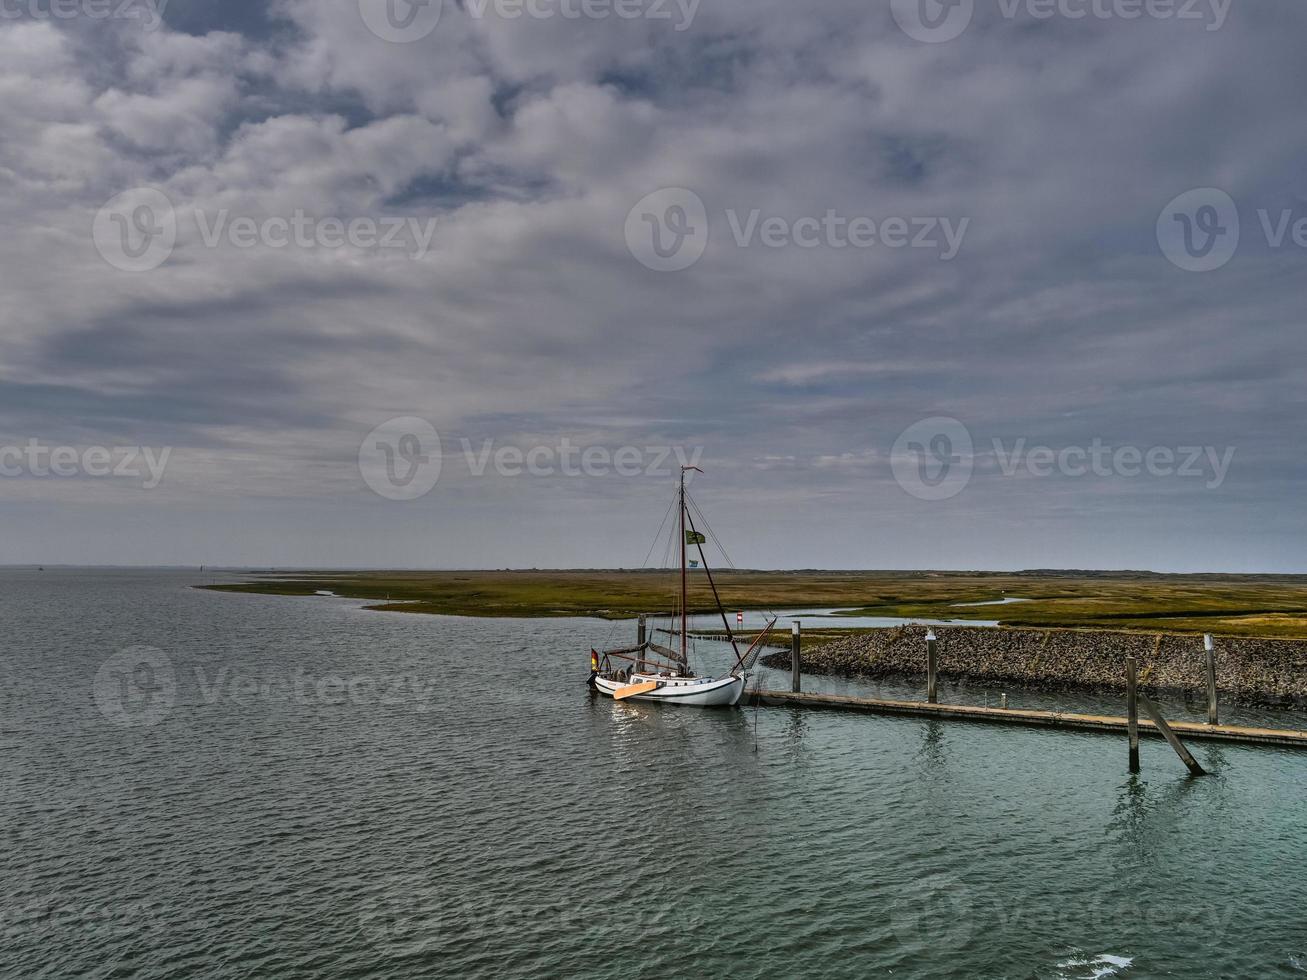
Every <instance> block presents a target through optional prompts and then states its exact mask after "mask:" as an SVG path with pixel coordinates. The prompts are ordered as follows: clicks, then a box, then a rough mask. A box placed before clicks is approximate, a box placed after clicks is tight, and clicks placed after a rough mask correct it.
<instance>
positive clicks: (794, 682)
mask: <svg viewBox="0 0 1307 980" xmlns="http://www.w3.org/2000/svg"><path fill="white" fill-rule="evenodd" d="M802 641H803V635H802V625H801V624H800V623H799V621H798V620H797V619H796V620H795V621H794V622H793V623H792V624H790V691H791V693H793V694H798V693H800V692H799V686H800V685H799V668H800V666H801V664H800V654H799V647H800V646H801V645H802Z"/></svg>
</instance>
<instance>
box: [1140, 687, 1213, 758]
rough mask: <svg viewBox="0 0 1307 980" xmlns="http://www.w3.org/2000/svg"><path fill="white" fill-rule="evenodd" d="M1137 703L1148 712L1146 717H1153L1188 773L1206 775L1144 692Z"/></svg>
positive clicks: (1158, 728) (1154, 722)
mask: <svg viewBox="0 0 1307 980" xmlns="http://www.w3.org/2000/svg"><path fill="white" fill-rule="evenodd" d="M1139 704H1140V705H1141V706H1142V707H1143V709H1144V711H1146V712H1147V713H1148V717H1149V718H1151V719H1153V724H1154V725H1155V726H1157V730H1158V731H1159V732H1161V733H1162V737H1163V738H1165V739H1166V740H1167V742H1169V743H1170V744H1171V748H1173V749H1175V754H1176V755H1178V756H1179V757H1180V761H1181V762H1183V763H1184V764H1185V765H1186V766H1187V767H1188V768H1189V772H1190V774H1191V775H1194V776H1206V775H1207V770H1206V769H1204V768H1203V767H1202V766H1200V765H1199V764H1198V760H1197V759H1195V758H1194V757H1193V756H1192V755H1190V754H1189V750H1188V749H1186V748H1185V747H1184V743H1183V742H1181V741H1180V739H1179V737H1178V736H1177V735H1176V734H1175V732H1173V731H1171V726H1170V725H1168V724H1167V723H1166V719H1165V718H1163V717H1162V712H1161V710H1160V709H1159V708H1158V707H1157V705H1155V704H1153V702H1152V701H1151V700H1149V698H1148V696H1147V695H1146V694H1140V695H1139Z"/></svg>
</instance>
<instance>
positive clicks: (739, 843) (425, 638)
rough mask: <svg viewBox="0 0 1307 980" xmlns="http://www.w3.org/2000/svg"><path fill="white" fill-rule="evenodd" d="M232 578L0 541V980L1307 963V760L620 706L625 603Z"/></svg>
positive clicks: (785, 714)
mask: <svg viewBox="0 0 1307 980" xmlns="http://www.w3.org/2000/svg"><path fill="white" fill-rule="evenodd" d="M212 578H213V576H209V575H205V576H203V577H201V576H198V575H197V574H195V573H180V572H174V571H142V572H135V571H132V572H128V571H91V570H78V571H68V570H54V569H52V570H50V571H47V572H44V573H38V572H36V571H0V623H2V624H3V627H2V631H0V636H2V637H3V640H2V642H0V766H2V768H0V787H2V795H0V807H2V808H3V810H2V817H0V819H2V821H3V826H4V829H5V840H4V843H3V848H0V896H2V899H3V917H2V918H0V974H3V975H4V976H6V977H22V978H30V977H60V978H62V977H72V976H93V977H150V978H163V977H174V976H179V975H205V976H214V977H250V976H268V977H300V976H302V977H308V976H314V977H351V978H355V977H409V976H436V975H448V976H454V975H458V976H464V975H468V976H474V975H485V976H503V975H509V976H519V975H551V976H594V977H610V976H611V977H628V976H636V975H641V976H679V975H689V974H693V975H712V974H720V975H727V976H740V977H774V976H789V975H823V976H851V977H853V976H867V975H888V974H890V973H893V974H894V975H899V976H910V977H1012V978H1029V977H1041V978H1042V977H1095V976H1113V975H1116V976H1123V977H1131V978H1138V977H1163V976H1176V977H1258V978H1260V977H1281V976H1283V977H1293V976H1302V975H1303V974H1304V973H1305V972H1307V800H1305V797H1307V792H1305V790H1304V787H1307V755H1294V754H1291V753H1289V752H1285V751H1279V750H1273V749H1251V748H1237V747H1229V746H1226V747H1220V746H1210V745H1203V744H1201V743H1200V744H1195V745H1194V746H1193V748H1195V750H1196V753H1197V755H1198V756H1199V758H1200V760H1201V761H1202V762H1203V764H1204V765H1205V766H1207V767H1208V768H1209V769H1210V770H1212V771H1213V772H1214V773H1215V774H1216V775H1215V776H1214V777H1212V778H1207V779H1200V780H1191V779H1189V778H1187V777H1186V776H1185V775H1184V770H1183V769H1182V768H1181V767H1180V765H1179V763H1178V761H1177V760H1176V759H1175V758H1174V756H1173V755H1171V754H1170V750H1169V749H1167V748H1166V747H1165V746H1164V745H1162V744H1156V743H1152V742H1147V743H1145V745H1144V758H1143V762H1144V774H1143V776H1142V777H1139V778H1131V777H1129V776H1127V775H1126V774H1125V772H1124V769H1125V766H1124V762H1125V758H1124V757H1125V749H1124V746H1123V745H1121V744H1119V742H1118V740H1117V739H1114V738H1110V737H1103V736H1075V735H1066V734H1055V733H1047V732H1040V731H1033V730H1031V731H1027V730H1019V729H1012V730H1009V729H1002V728H987V727H975V726H961V725H941V724H937V723H930V722H922V721H915V720H907V719H891V718H874V717H864V716H855V715H841V714H828V713H802V712H796V711H789V710H779V709H763V710H759V711H756V712H755V711H753V710H748V711H738V710H737V711H717V712H711V711H694V710H688V709H681V710H678V709H674V708H658V707H650V706H642V705H638V704H636V705H620V704H614V703H613V702H612V701H598V700H592V698H591V696H590V694H589V692H588V691H587V689H586V688H585V686H584V680H585V675H586V667H587V654H586V651H587V650H588V648H589V647H590V646H591V645H592V644H604V643H613V642H616V641H619V640H623V639H625V633H626V632H627V631H628V629H629V625H628V624H616V625H615V624H608V623H601V622H596V621H590V620H543V621H521V620H515V621H504V620H473V619H458V618H447V617H423V616H406V615H398V614H385V613H371V612H366V611H364V610H362V609H360V608H359V604H358V603H354V602H350V601H347V600H341V599H330V598H275V597H257V596H239V595H222V594H218V593H210V592H203V591H197V590H194V589H191V588H189V586H190V585H191V584H193V583H195V582H196V581H203V580H206V579H212ZM827 683H835V682H827ZM954 693H958V692H954ZM973 693H974V692H973ZM1032 698H1033V696H1032ZM1026 703H1031V702H1029V701H1028V702H1026ZM1283 720H1286V721H1291V720H1293V719H1291V718H1288V717H1287V716H1286V718H1285V719H1283ZM1298 721H1299V723H1300V724H1301V722H1302V719H1301V718H1299V719H1298Z"/></svg>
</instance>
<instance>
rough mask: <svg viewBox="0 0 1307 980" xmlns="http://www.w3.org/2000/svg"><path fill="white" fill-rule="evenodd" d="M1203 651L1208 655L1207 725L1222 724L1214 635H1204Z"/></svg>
mask: <svg viewBox="0 0 1307 980" xmlns="http://www.w3.org/2000/svg"><path fill="white" fill-rule="evenodd" d="M1203 650H1204V651H1205V652H1206V653H1207V724H1209V725H1216V724H1219V723H1220V712H1219V711H1218V707H1217V703H1216V644H1214V643H1213V642H1212V634H1211V633H1206V634H1204V635H1203Z"/></svg>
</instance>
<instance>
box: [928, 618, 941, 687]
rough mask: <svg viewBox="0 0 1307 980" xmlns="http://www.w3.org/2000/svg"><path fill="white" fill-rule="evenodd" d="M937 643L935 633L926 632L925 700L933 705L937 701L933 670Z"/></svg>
mask: <svg viewBox="0 0 1307 980" xmlns="http://www.w3.org/2000/svg"><path fill="white" fill-rule="evenodd" d="M937 643H938V641H937V640H936V639H935V631H934V630H927V631H926V700H927V701H929V702H930V703H931V704H935V703H936V702H937V701H938V700H939V691H938V690H937V687H936V684H935V679H936V678H935V669H936V667H937V666H938V662H937V660H936V656H935V652H936V651H935V647H936V645H937Z"/></svg>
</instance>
